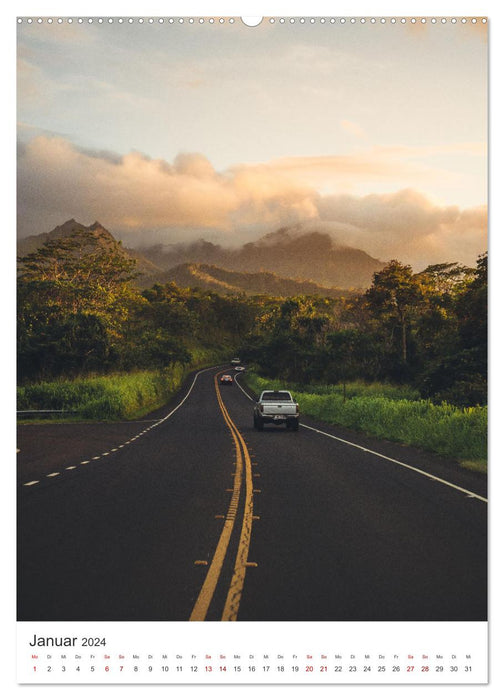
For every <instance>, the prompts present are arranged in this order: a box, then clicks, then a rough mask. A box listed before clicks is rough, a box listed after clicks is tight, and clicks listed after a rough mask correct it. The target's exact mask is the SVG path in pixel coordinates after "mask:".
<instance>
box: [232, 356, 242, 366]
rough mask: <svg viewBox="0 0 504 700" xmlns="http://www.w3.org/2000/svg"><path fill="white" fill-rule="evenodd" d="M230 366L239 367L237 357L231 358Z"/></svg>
mask: <svg viewBox="0 0 504 700" xmlns="http://www.w3.org/2000/svg"><path fill="white" fill-rule="evenodd" d="M231 364H232V365H239V364H240V358H239V357H233V359H232V360H231Z"/></svg>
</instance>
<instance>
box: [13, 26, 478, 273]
mask: <svg viewBox="0 0 504 700" xmlns="http://www.w3.org/2000/svg"><path fill="white" fill-rule="evenodd" d="M486 29H487V27H486V25H485V24H483V23H482V22H481V20H479V21H477V22H476V23H474V24H473V23H471V22H468V23H466V24H463V23H462V22H461V21H460V20H459V21H458V22H456V23H451V22H450V21H448V22H447V23H441V22H440V21H439V20H438V21H437V22H436V23H435V24H433V23H432V22H431V21H430V19H429V20H427V22H426V23H425V24H422V23H421V22H420V21H417V23H415V24H413V23H411V21H407V22H406V23H404V24H402V23H401V22H400V21H397V22H396V23H395V24H392V23H391V22H390V20H387V21H386V22H385V23H384V24H382V23H380V22H379V21H377V22H375V23H371V22H370V21H369V19H368V21H367V22H365V23H364V24H361V23H360V22H357V23H355V24H352V23H350V21H347V22H345V23H344V24H342V23H341V22H340V21H339V19H338V20H336V21H335V22H331V21H330V20H329V19H327V20H326V22H325V23H322V22H320V21H319V20H318V21H316V22H315V23H313V24H312V23H311V22H310V21H309V20H306V21H305V22H304V23H301V22H300V21H299V18H297V19H296V21H295V22H294V23H290V22H289V21H288V20H287V21H286V22H284V23H281V22H279V20H278V18H277V19H276V21H275V22H274V23H271V22H269V21H268V19H264V20H263V22H262V23H261V25H260V26H259V27H255V28H249V27H246V26H244V25H243V23H242V22H241V21H240V20H239V19H237V20H236V21H235V22H234V23H230V22H229V20H228V19H226V20H225V21H224V22H223V23H222V24H221V23H219V20H218V18H216V20H215V21H214V22H213V23H210V22H209V21H208V19H207V20H206V21H205V22H204V23H203V24H200V23H199V22H198V20H195V21H194V23H192V24H190V23H189V22H188V21H187V19H186V21H185V22H184V23H179V22H178V21H177V20H176V21H175V22H174V23H169V22H168V19H165V21H164V22H163V23H162V24H161V23H159V22H158V21H157V19H156V21H155V22H154V23H152V24H150V23H149V22H148V21H147V20H146V21H145V22H144V23H143V24H141V23H139V22H138V19H137V18H136V19H135V21H134V22H133V23H131V24H130V23H129V22H128V21H127V19H125V21H124V22H123V23H119V22H118V21H117V18H116V19H115V20H114V22H112V23H108V22H106V21H105V22H104V23H102V24H98V22H97V21H95V22H93V24H89V23H88V22H87V20H86V21H84V22H83V23H82V24H79V23H78V22H77V19H74V21H73V22H72V23H71V24H69V23H68V22H66V21H65V22H63V23H62V24H58V23H57V22H53V23H52V24H49V23H48V22H47V21H44V22H42V23H41V24H39V23H36V22H33V23H32V24H28V23H27V22H26V21H24V22H23V23H21V24H20V25H18V70H17V77H18V236H19V237H25V236H27V235H31V234H37V233H41V232H42V231H48V230H50V229H52V228H53V227H54V226H56V225H58V224H61V223H63V222H64V221H65V220H67V219H70V218H75V219H77V220H78V221H80V222H82V223H84V224H91V223H92V222H93V221H95V220H99V221H100V222H101V223H102V224H103V225H104V226H106V227H107V228H108V229H109V230H110V231H111V232H112V233H113V234H114V235H116V236H117V237H119V238H122V240H123V241H124V242H125V243H127V244H128V245H131V246H141V245H146V244H151V243H155V242H164V243H172V242H178V241H182V240H193V239H195V238H200V237H204V238H206V239H208V240H212V241H216V242H221V243H225V244H228V245H238V244H241V243H243V242H245V241H248V240H252V239H254V238H257V237H259V236H260V235H263V234H265V233H267V232H269V231H272V230H275V229H276V228H279V227H280V226H285V225H288V226H295V227H296V230H308V229H317V230H324V231H329V232H331V233H332V234H333V235H334V237H335V238H336V239H337V240H339V241H341V242H343V243H347V244H349V245H354V246H357V247H360V248H362V249H364V250H366V252H368V253H370V254H371V255H374V256H376V257H378V258H380V259H382V260H388V259H391V258H393V257H394V258H399V259H400V260H402V261H403V262H408V263H410V264H412V265H413V266H414V267H415V268H416V269H419V268H421V267H422V266H425V265H427V264H429V263H432V262H441V261H448V260H449V261H453V260H457V261H460V262H464V263H466V264H470V265H472V264H474V262H475V260H476V257H477V255H478V254H479V253H481V252H483V251H484V250H486V247H487V243H486V225H487V224H486V219H487V209H486V203H487V65H486V60H487V36H486Z"/></svg>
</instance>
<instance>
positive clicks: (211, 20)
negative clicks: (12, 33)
mask: <svg viewBox="0 0 504 700" xmlns="http://www.w3.org/2000/svg"><path fill="white" fill-rule="evenodd" d="M263 22H264V23H269V24H275V23H277V24H301V25H303V24H304V25H308V26H309V25H313V24H354V25H355V24H381V25H383V24H399V25H400V24H403V25H405V24H420V25H426V24H458V23H461V24H468V25H476V24H487V22H488V18H487V17H264V18H262V20H261V21H260V22H259V23H257V25H256V24H254V25H251V24H248V23H247V22H245V21H243V18H241V17H56V18H54V17H37V18H33V17H18V18H17V23H18V24H23V23H26V24H44V23H46V24H73V23H75V24H116V23H117V24H127V25H128V24H129V25H131V24H134V23H137V24H168V25H173V24H192V25H194V24H210V25H217V26H220V25H223V24H242V23H243V24H245V25H246V26H249V27H253V26H259V25H260V24H262V23H263Z"/></svg>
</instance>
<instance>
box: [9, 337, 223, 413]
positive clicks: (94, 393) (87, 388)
mask: <svg viewBox="0 0 504 700" xmlns="http://www.w3.org/2000/svg"><path fill="white" fill-rule="evenodd" d="M191 354H192V357H193V361H192V363H191V365H190V366H188V365H181V364H174V365H172V366H170V367H169V368H167V369H165V370H158V371H151V370H142V371H136V372H129V373H116V374H110V375H106V376H98V377H87V378H82V379H74V380H58V381H51V382H40V383H38V384H29V385H26V386H21V387H18V390H17V409H18V410H19V411H22V410H29V411H34V410H53V411H61V410H64V411H68V412H69V413H68V414H63V415H64V416H65V420H67V419H68V417H69V416H70V417H73V418H74V419H92V420H119V419H133V418H138V417H140V416H142V415H145V414H146V413H149V412H150V411H154V410H155V409H157V408H159V407H161V406H163V405H164V404H165V403H166V402H167V401H169V400H170V398H171V397H172V396H173V395H174V394H175V392H176V391H177V390H178V389H179V388H180V386H181V384H182V382H183V381H184V379H185V377H186V376H187V375H188V374H189V372H191V371H192V370H194V369H199V368H201V367H204V366H208V365H212V364H214V363H217V362H219V360H220V359H221V358H220V357H219V355H218V354H216V353H215V352H211V351H206V350H205V349H204V348H195V349H191ZM228 354H229V353H226V356H227V355H228ZM48 415H49V419H50V420H55V417H54V415H51V414H48ZM32 418H33V416H32ZM56 420H58V419H57V418H56Z"/></svg>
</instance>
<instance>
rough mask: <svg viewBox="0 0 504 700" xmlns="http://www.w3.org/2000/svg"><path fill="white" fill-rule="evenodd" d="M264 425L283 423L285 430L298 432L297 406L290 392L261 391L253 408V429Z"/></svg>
mask: <svg viewBox="0 0 504 700" xmlns="http://www.w3.org/2000/svg"><path fill="white" fill-rule="evenodd" d="M265 423H274V424H275V425H279V424H280V423H285V427H286V428H287V430H289V428H290V429H291V430H299V406H298V404H297V403H296V402H295V401H294V399H293V398H292V394H291V393H290V391H283V390H282V391H263V392H262V394H261V396H260V397H259V400H258V401H257V403H256V404H255V406H254V428H255V429H256V430H262V429H263V427H264V424H265Z"/></svg>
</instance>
